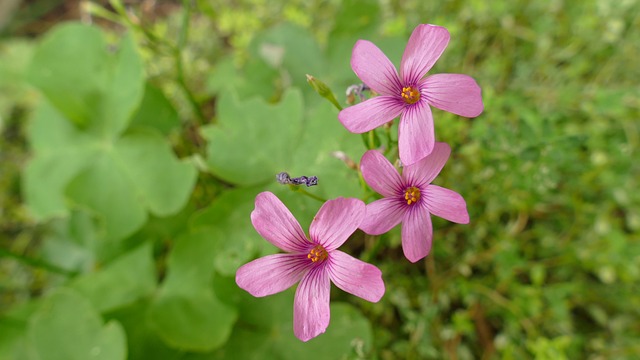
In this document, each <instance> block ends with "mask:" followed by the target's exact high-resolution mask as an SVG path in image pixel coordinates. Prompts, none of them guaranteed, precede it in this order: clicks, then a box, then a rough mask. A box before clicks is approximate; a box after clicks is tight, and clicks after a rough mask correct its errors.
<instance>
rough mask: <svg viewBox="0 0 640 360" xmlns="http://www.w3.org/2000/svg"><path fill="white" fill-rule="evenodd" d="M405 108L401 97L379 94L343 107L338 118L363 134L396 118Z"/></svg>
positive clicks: (347, 126) (352, 130)
mask: <svg viewBox="0 0 640 360" xmlns="http://www.w3.org/2000/svg"><path fill="white" fill-rule="evenodd" d="M404 108H405V104H404V102H403V101H402V100H400V98H395V97H391V96H377V97H374V98H372V99H369V100H366V101H363V102H361V103H359V104H356V105H353V106H349V107H348V108H344V109H342V110H341V111H340V113H338V120H340V122H341V123H342V125H344V127H345V128H347V130H349V131H351V132H352V133H356V134H361V133H364V132H367V131H371V130H373V129H375V128H377V127H379V126H382V125H384V124H386V123H388V122H389V121H391V120H393V119H395V118H396V117H398V116H399V115H400V113H402V109H404Z"/></svg>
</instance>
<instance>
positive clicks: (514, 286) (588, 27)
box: [0, 0, 640, 360]
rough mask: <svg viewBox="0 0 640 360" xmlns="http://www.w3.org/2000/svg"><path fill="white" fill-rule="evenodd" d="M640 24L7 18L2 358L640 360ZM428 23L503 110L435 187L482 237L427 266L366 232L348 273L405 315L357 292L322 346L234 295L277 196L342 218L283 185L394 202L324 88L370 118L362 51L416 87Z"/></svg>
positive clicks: (262, 306) (15, 9)
mask: <svg viewBox="0 0 640 360" xmlns="http://www.w3.org/2000/svg"><path fill="white" fill-rule="evenodd" d="M639 14H640V1H637V0H621V1H609V0H585V1H581V2H578V1H562V0H550V1H535V2H531V1H524V0H514V1H509V2H489V1H480V0H471V1H458V0H443V1H418V0H405V1H394V0H380V1H366V0H349V1H344V2H343V1H335V0H328V1H318V0H314V1H302V0H294V1H279V0H278V1H274V0H271V1H266V0H240V1H238V0H233V1H230V0H229V1H224V0H220V1H217V0H198V1H189V0H185V1H182V2H180V1H160V0H156V1H154V0H141V1H125V0H112V1H75V0H46V1H45V0H22V1H20V0H2V2H1V3H0V196H1V197H0V359H65V360H66V359H107V360H110V359H125V358H128V359H300V358H307V357H314V358H317V359H638V358H640V310H639V309H640V191H639V190H638V186H639V185H640V165H639V163H640V162H639V161H638V159H640V152H639V147H640V122H639V115H640V66H638V61H639V60H640V15H639ZM420 23H431V24H437V25H442V26H445V27H447V28H448V29H449V31H450V32H451V42H450V44H449V46H448V48H447V50H446V51H445V53H444V54H443V56H442V57H441V58H440V60H439V61H438V62H437V64H436V66H435V67H434V68H433V70H431V73H445V72H449V73H463V74H468V75H471V76H473V77H474V78H475V79H476V80H477V81H478V83H479V84H480V86H481V87H482V91H483V98H484V103H485V111H484V113H483V114H482V115H481V116H479V117H478V118H475V119H465V118H460V117H457V116H454V115H451V114H449V113H445V112H442V111H439V110H434V118H435V123H436V138H437V139H438V140H439V141H445V142H448V143H449V144H450V145H451V147H452V149H453V152H452V157H451V159H450V161H449V163H448V164H447V165H446V166H445V168H444V170H443V172H442V173H441V175H440V176H439V178H438V179H437V180H436V183H437V184H439V185H442V186H445V187H448V188H451V189H454V190H455V191H457V192H459V193H460V194H462V195H463V196H464V197H465V199H466V201H467V205H468V209H469V213H470V216H471V223H470V224H469V225H458V224H453V223H448V222H446V221H443V220H441V219H434V231H435V233H434V245H433V249H432V252H431V254H430V255H429V256H428V257H427V258H426V260H424V261H420V262H418V263H415V264H411V263H409V262H408V261H407V260H406V259H404V257H403V255H402V250H401V248H400V237H399V231H398V229H395V230H393V231H391V232H390V233H388V234H385V235H383V236H380V237H371V236H367V235H365V234H363V233H361V232H357V233H356V234H354V236H353V237H352V238H351V239H350V240H349V241H348V242H347V243H346V245H345V246H344V250H345V251H347V252H349V253H350V254H352V255H354V256H356V257H359V258H361V259H363V260H366V261H368V262H371V263H373V264H375V265H377V266H378V267H380V268H381V269H382V271H383V274H384V275H383V276H384V280H385V283H386V286H387V292H386V294H385V296H384V297H383V298H382V300H381V301H380V302H379V303H376V304H371V303H368V302H366V301H363V300H361V299H359V298H356V297H353V296H350V295H348V294H345V293H343V292H341V291H339V290H337V289H336V288H335V287H334V288H333V289H332V297H331V298H332V305H331V307H332V313H331V316H332V319H331V324H330V326H329V328H328V330H327V333H326V334H324V335H321V336H319V337H318V338H316V339H313V340H311V341H309V342H308V343H302V342H300V341H298V340H297V339H296V338H295V337H294V336H293V331H292V312H293V309H292V299H293V290H289V291H286V292H284V293H282V294H279V295H274V296H271V297H267V298H261V299H254V298H252V297H251V296H249V295H248V294H246V293H245V292H244V291H242V290H240V289H238V288H237V286H236V285H235V282H234V274H235V270H236V269H237V268H238V266H240V265H242V264H244V263H246V262H248V261H250V260H252V259H254V258H256V257H258V256H263V255H265V254H271V253H274V252H275V251H276V249H275V248H273V247H272V246H271V245H269V244H268V243H267V242H266V241H264V240H263V239H261V238H260V236H259V235H258V234H257V233H256V232H255V230H254V229H253V228H252V226H251V224H250V221H249V213H250V212H251V210H252V208H253V200H254V198H255V195H256V194H257V193H259V192H261V191H273V192H275V193H276V194H277V195H278V196H279V197H281V198H282V199H283V201H284V202H285V203H286V204H287V206H288V207H289V208H290V209H291V211H292V212H293V213H294V214H295V215H296V217H297V218H298V219H299V220H300V222H301V223H302V225H303V228H306V227H307V226H308V224H309V223H310V221H311V218H312V217H313V215H314V214H315V212H316V211H317V209H318V208H319V207H320V205H321V203H320V202H318V201H316V200H314V199H313V198H311V197H309V196H305V194H302V193H300V192H296V191H292V189H289V188H288V187H286V186H282V185H279V184H277V183H275V181H274V176H275V174H277V173H278V172H280V171H288V172H290V173H291V174H292V175H293V176H299V175H317V176H318V177H319V179H320V180H319V185H318V186H317V187H314V188H309V189H308V190H307V191H308V192H309V193H311V194H312V195H314V196H318V197H322V198H333V197H337V196H351V197H359V198H363V199H366V200H367V201H371V200H372V198H370V197H367V196H368V193H367V192H365V191H363V189H362V187H361V184H360V182H359V180H358V174H357V172H356V171H355V170H353V169H351V168H350V167H349V159H350V160H352V161H355V162H358V161H359V159H360V156H361V154H362V153H363V152H364V151H365V150H366V148H365V146H364V144H363V142H362V139H361V137H360V136H359V135H355V134H349V133H348V132H346V130H344V129H343V128H342V127H341V125H340V124H339V123H338V121H337V118H336V115H337V110H336V109H335V108H334V107H333V106H332V105H331V104H330V103H329V102H327V101H326V100H325V99H323V98H321V97H320V96H319V95H318V94H316V93H315V92H314V91H313V89H312V88H311V87H310V86H309V85H308V84H307V82H306V77H305V74H312V75H314V76H315V77H316V78H317V79H320V80H322V81H324V82H325V83H326V84H327V85H328V86H329V87H330V88H331V89H332V90H333V91H334V92H335V94H336V96H337V98H338V100H339V101H340V102H341V103H342V104H343V105H346V104H345V96H344V92H345V89H346V88H347V87H348V86H349V85H352V84H357V83H358V82H359V80H358V79H357V77H356V76H355V75H354V74H353V72H352V70H351V69H350V65H349V60H350V53H351V48H352V46H353V44H354V43H355V41H356V40H358V39H368V40H371V41H373V42H375V43H376V44H377V45H378V46H379V47H380V48H381V49H382V50H383V51H385V53H386V54H387V55H388V56H389V57H390V59H391V60H392V61H393V62H394V63H395V64H399V60H400V58H401V56H402V51H403V50H404V47H405V44H406V41H407V39H408V37H409V35H410V33H411V31H412V30H413V28H414V27H415V26H416V25H417V24H420ZM394 129H395V127H394ZM392 130H393V129H392ZM394 132H395V131H391V133H392V134H393V133H394ZM376 134H378V135H380V136H381V137H382V136H385V134H384V133H382V132H379V133H376ZM336 151H339V152H342V153H343V156H342V157H340V156H338V157H336V156H335V154H334V152H336Z"/></svg>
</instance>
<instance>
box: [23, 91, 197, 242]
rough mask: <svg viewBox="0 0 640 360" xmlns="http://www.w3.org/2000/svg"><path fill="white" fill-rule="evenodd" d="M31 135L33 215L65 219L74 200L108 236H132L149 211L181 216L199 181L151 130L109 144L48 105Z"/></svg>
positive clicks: (28, 183) (28, 174) (28, 189)
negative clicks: (100, 223)
mask: <svg viewBox="0 0 640 360" xmlns="http://www.w3.org/2000/svg"><path fill="white" fill-rule="evenodd" d="M47 134H49V135H50V136H47ZM30 137H31V139H32V143H33V146H34V149H35V150H36V157H35V158H34V159H33V160H32V161H31V162H30V163H29V164H28V166H27V168H26V170H25V174H24V175H25V176H24V181H25V186H24V191H25V197H26V199H27V203H28V204H29V206H30V208H31V210H32V211H33V213H34V214H35V215H36V216H37V217H38V218H48V217H51V216H55V215H66V214H67V212H68V210H67V209H68V207H69V201H70V200H72V201H73V202H75V203H77V204H81V205H84V206H87V207H88V208H89V209H91V210H93V211H95V212H96V213H98V214H99V215H101V216H103V217H104V226H105V230H106V237H107V238H108V239H120V238H123V237H125V236H127V235H129V234H131V233H132V232H134V231H135V230H136V229H137V228H139V227H140V226H141V225H142V224H143V223H144V222H145V220H146V218H147V211H151V212H152V213H153V214H156V215H160V216H166V215H170V214H173V213H175V212H177V211H178V210H180V208H182V206H184V204H185V202H186V201H187V199H188V196H189V194H190V191H191V188H192V186H193V184H194V182H195V176H196V171H195V169H194V168H193V167H192V166H191V165H189V164H187V163H182V162H180V161H178V160H177V159H176V158H175V155H174V154H173V152H172V150H171V149H170V147H169V146H168V144H167V143H166V142H165V140H164V139H163V138H162V137H161V136H160V135H159V134H158V133H156V132H155V131H152V130H146V129H135V130H130V131H128V132H126V133H124V134H123V135H122V137H120V138H117V139H113V140H107V141H104V140H101V139H100V138H98V137H94V136H92V135H91V134H87V133H86V132H84V131H81V130H78V129H76V128H75V127H73V126H72V125H71V124H70V123H69V122H68V121H66V119H64V118H63V117H62V116H61V114H59V113H58V112H56V111H55V110H54V109H53V108H52V107H51V106H50V105H48V104H47V103H42V104H41V105H40V106H39V108H38V110H37V111H36V114H35V115H34V119H33V123H32V127H31V132H30Z"/></svg>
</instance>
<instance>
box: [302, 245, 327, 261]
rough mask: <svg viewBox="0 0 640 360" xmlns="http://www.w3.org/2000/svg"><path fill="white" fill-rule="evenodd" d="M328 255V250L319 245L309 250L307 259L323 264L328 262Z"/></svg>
mask: <svg viewBox="0 0 640 360" xmlns="http://www.w3.org/2000/svg"><path fill="white" fill-rule="evenodd" d="M327 256H328V254H327V250H325V249H324V248H323V247H322V245H317V246H316V247H314V248H313V249H311V250H309V254H307V259H310V260H311V261H313V262H314V263H315V262H323V261H324V260H326V258H327Z"/></svg>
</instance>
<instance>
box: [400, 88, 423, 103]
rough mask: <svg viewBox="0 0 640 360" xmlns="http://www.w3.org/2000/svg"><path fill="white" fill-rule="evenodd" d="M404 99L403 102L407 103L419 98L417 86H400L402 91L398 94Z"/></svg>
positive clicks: (416, 100)
mask: <svg viewBox="0 0 640 360" xmlns="http://www.w3.org/2000/svg"><path fill="white" fill-rule="evenodd" d="M400 96H402V98H403V99H404V102H406V103H407V104H409V105H411V104H415V103H417V102H418V100H420V91H419V90H418V89H417V88H414V87H412V86H407V87H403V88H402V93H401V94H400Z"/></svg>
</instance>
